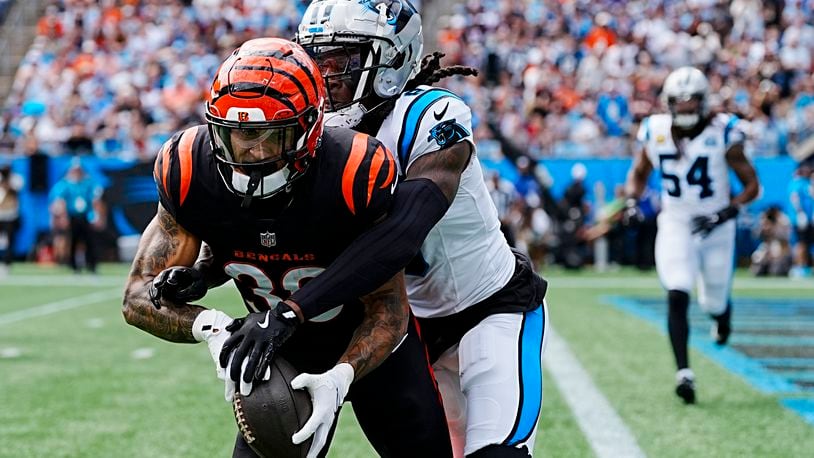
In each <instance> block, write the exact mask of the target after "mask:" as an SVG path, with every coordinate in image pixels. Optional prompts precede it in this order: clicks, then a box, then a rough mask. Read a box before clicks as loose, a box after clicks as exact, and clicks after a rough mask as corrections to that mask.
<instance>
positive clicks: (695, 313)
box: [601, 296, 814, 425]
mask: <svg viewBox="0 0 814 458" xmlns="http://www.w3.org/2000/svg"><path fill="white" fill-rule="evenodd" d="M601 300H602V302H604V303H607V304H610V305H613V306H615V307H617V308H619V309H622V310H624V311H625V312H627V313H629V314H631V315H634V316H636V317H638V318H640V319H642V320H644V321H647V322H649V323H651V324H653V325H654V326H656V328H657V329H658V330H659V331H660V332H661V333H662V334H665V335H666V334H667V324H666V323H667V319H666V311H667V304H666V301H665V299H664V298H630V297H621V296H604V297H602V298H601ZM734 307H735V308H734V311H733V324H732V327H733V329H734V332H733V335H732V337H731V338H730V344H729V345H727V346H724V347H721V346H718V345H716V344H715V342H714V341H713V340H712V338H711V337H710V335H709V329H710V326H711V324H712V320H711V319H710V318H709V317H708V316H707V315H706V314H705V313H703V312H702V311H701V310H700V308H699V307H698V305H697V304H693V305H692V306H691V307H690V328H691V331H690V336H691V337H690V345H691V346H692V347H693V348H695V349H696V350H698V351H701V352H702V353H704V354H705V355H706V356H707V357H709V358H710V359H712V360H714V361H716V362H717V363H718V364H720V365H721V366H723V367H724V368H726V369H727V370H729V371H730V372H732V373H734V374H736V375H738V376H740V377H741V378H743V379H744V380H746V381H747V382H748V383H749V384H751V385H752V386H753V387H754V388H755V389H757V390H758V391H760V392H762V393H767V394H773V395H781V396H782V398H781V400H780V401H781V404H782V405H783V406H785V407H786V408H788V409H790V410H792V411H794V412H795V413H797V414H798V415H800V416H801V417H802V418H803V419H805V420H806V421H807V422H809V423H811V424H812V425H814V399H799V397H800V396H801V395H803V396H805V395H810V394H811V393H814V387H811V386H810V385H811V384H812V382H814V357H811V355H814V348H812V347H814V300H806V299H779V298H771V299H768V298H761V299H754V298H737V299H736V300H735V301H734ZM761 325H762V326H761ZM739 330H740V331H742V332H739ZM795 334H796V335H795ZM795 351H796V352H797V353H798V354H799V355H800V357H795V356H796V355H795V354H791V355H790V356H789V352H795ZM750 354H752V355H755V354H758V355H760V354H765V355H766V356H760V357H753V356H750ZM795 369H796V370H795Z"/></svg>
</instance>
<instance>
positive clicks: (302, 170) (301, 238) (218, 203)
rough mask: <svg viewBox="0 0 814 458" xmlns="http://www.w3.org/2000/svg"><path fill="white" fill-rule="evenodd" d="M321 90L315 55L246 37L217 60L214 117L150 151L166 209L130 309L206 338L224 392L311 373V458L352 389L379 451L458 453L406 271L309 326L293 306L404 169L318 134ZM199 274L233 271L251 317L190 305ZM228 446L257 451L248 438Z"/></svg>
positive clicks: (129, 313) (363, 142)
mask: <svg viewBox="0 0 814 458" xmlns="http://www.w3.org/2000/svg"><path fill="white" fill-rule="evenodd" d="M325 91H326V89H325V85H324V82H323V80H322V77H321V76H320V72H319V69H318V68H317V66H316V64H315V63H314V62H313V61H312V60H311V59H310V58H309V57H308V55H307V54H306V53H305V52H304V51H303V50H302V48H300V47H299V45H296V44H294V43H291V42H289V41H286V40H281V39H274V38H262V39H256V40H250V41H248V42H246V43H244V44H243V45H242V46H241V47H240V48H238V49H237V50H236V51H235V52H234V53H233V54H232V55H231V56H230V57H229V58H227V59H226V61H224V62H223V64H222V65H221V67H220V69H219V70H218V73H217V75H216V77H215V80H214V82H213V84H212V88H211V91H210V93H209V95H208V97H207V103H206V119H207V125H206V126H197V127H192V128H189V129H187V130H185V131H183V132H179V133H178V134H176V135H175V136H173V137H172V138H171V139H170V140H169V141H168V142H167V143H166V144H165V145H164V147H163V148H162V149H161V151H160V152H159V154H158V157H157V159H156V163H155V169H154V176H155V180H156V183H157V186H158V191H159V198H160V203H159V206H158V212H157V214H156V216H155V217H154V219H153V221H152V222H151V223H150V225H149V226H148V227H147V229H146V231H145V233H144V234H143V237H142V239H141V243H140V245H139V250H138V253H137V255H136V259H135V260H134V262H133V267H132V270H131V272H130V277H129V279H128V283H127V287H126V290H125V296H124V306H123V307H124V308H123V313H124V316H125V319H126V320H127V322H128V323H129V324H131V325H133V326H136V327H138V328H140V329H143V330H145V331H147V332H149V333H151V334H153V335H155V336H157V337H160V338H162V339H165V340H169V341H172V342H186V343H195V342H200V341H205V342H207V345H208V346H209V350H210V353H211V354H212V357H213V359H214V360H215V362H216V369H217V372H218V375H219V377H220V378H222V379H224V380H225V381H226V390H227V393H226V395H227V400H228V399H230V398H231V396H232V395H233V394H234V390H235V389H236V388H235V384H237V385H238V389H239V390H240V391H241V393H243V394H248V393H249V392H250V390H251V386H252V383H255V382H257V381H258V380H261V379H263V378H264V377H267V376H268V366H269V363H270V361H271V359H272V358H273V356H274V354H280V355H282V356H284V357H285V358H286V360H288V361H289V362H290V363H292V364H293V365H294V366H295V367H296V368H297V369H298V370H299V371H301V372H304V374H301V375H300V376H299V377H297V378H296V379H294V380H293V381H292V386H293V387H294V388H302V389H306V390H308V392H309V393H310V394H311V397H312V400H313V404H314V413H313V414H312V416H311V418H310V419H309V420H308V422H307V423H306V424H305V426H304V427H303V428H302V430H301V431H299V432H297V433H296V434H295V435H294V436H293V439H292V440H293V441H294V442H295V443H301V442H303V441H305V440H307V439H308V437H311V436H312V435H313V437H314V440H313V442H312V446H311V450H310V451H309V454H308V456H309V457H312V456H324V455H325V454H326V453H327V449H328V446H327V444H328V443H329V442H330V436H331V435H332V432H333V430H332V428H333V427H334V423H335V418H336V415H337V414H338V409H339V407H341V404H342V402H343V400H344V399H345V398H346V396H347V399H349V400H351V401H352V402H353V404H354V412H355V413H356V416H357V418H358V420H359V423H360V425H361V427H362V429H363V431H364V432H365V434H366V435H367V437H368V439H369V440H370V441H371V444H372V445H373V447H374V448H375V449H376V451H377V452H378V453H379V454H380V455H382V456H394V457H395V456H399V457H400V456H404V457H408V456H409V457H414V456H433V457H443V456H451V454H452V452H451V446H450V443H449V433H448V430H447V427H446V421H445V418H444V413H443V407H442V405H441V402H440V397H439V395H438V392H437V387H436V385H435V381H434V379H433V376H432V372H431V369H430V367H429V362H428V360H427V355H426V352H425V350H424V346H423V344H422V342H421V341H420V338H419V335H418V332H417V330H416V328H415V324H414V320H413V318H412V317H411V315H410V314H409V307H408V303H407V296H406V292H405V287H404V279H403V274H402V273H399V274H397V275H396V276H395V277H393V278H392V279H390V280H389V281H387V282H386V283H385V284H384V285H382V286H381V287H380V288H378V289H377V290H376V291H374V292H373V293H371V294H369V295H367V296H364V297H361V298H359V299H358V300H354V301H349V302H346V303H345V304H343V305H341V306H339V307H336V308H333V309H331V310H329V311H327V312H325V313H323V314H321V315H319V316H316V317H313V318H310V319H308V320H307V321H304V320H303V317H302V314H301V312H300V311H299V309H298V308H296V306H294V307H292V306H291V305H290V304H289V303H287V302H286V299H287V298H288V296H289V295H290V294H291V293H292V291H295V290H296V289H297V288H299V287H300V286H301V285H302V284H304V283H305V282H307V281H308V280H309V279H310V278H313V277H315V276H316V275H319V274H320V273H321V272H322V271H323V270H325V268H326V267H327V266H328V265H329V264H330V263H331V262H332V261H333V259H334V258H335V257H336V256H337V255H338V254H339V253H341V252H342V251H343V249H344V248H345V247H346V246H347V245H348V244H349V243H350V242H351V241H353V240H354V239H355V238H356V237H358V236H359V235H360V234H361V233H363V232H364V231H365V230H367V229H369V228H370V227H372V226H373V225H375V224H376V223H377V222H378V221H380V220H381V219H383V218H384V217H385V216H386V214H387V211H388V208H389V205H390V201H391V199H392V194H393V190H394V188H395V186H396V173H397V170H396V163H395V161H394V159H393V157H392V155H391V153H390V152H389V151H388V150H387V149H386V148H385V147H384V146H383V145H382V144H381V143H379V142H378V141H377V140H376V139H374V138H372V137H369V136H367V135H365V134H361V133H356V132H354V131H351V130H348V129H340V128H334V129H324V130H323V113H324V104H325V99H326V92H325ZM199 253H200V254H201V255H202V256H201V258H202V260H203V261H200V262H199V264H198V265H196V266H193V263H195V261H196V259H197V258H198V256H199ZM204 269H208V272H205V273H202V272H201V271H202V270H204ZM203 276H206V278H207V279H209V278H219V280H220V282H223V281H226V280H228V279H231V280H233V281H234V283H235V284H236V285H237V287H238V289H239V290H240V293H241V295H242V297H243V299H244V302H245V304H246V307H247V308H248V310H249V312H250V313H249V314H248V315H246V316H245V317H242V318H238V319H234V320H233V319H232V318H231V317H229V316H228V315H226V314H225V313H223V312H221V311H218V310H214V309H206V308H204V307H201V306H199V305H193V304H190V303H189V302H192V301H194V300H197V299H199V298H200V297H202V295H203V294H205V290H206V286H204V287H203V288H200V287H198V288H196V287H191V288H190V287H187V286H182V285H189V284H193V285H196V284H197V285H200V282H196V281H190V279H192V280H199V279H201V278H203ZM214 283H215V282H213V284H214ZM234 456H241V457H243V456H255V454H254V452H253V451H252V450H251V449H250V448H249V447H248V446H247V444H246V443H245V441H244V440H243V438H242V436H241V435H240V434H238V438H237V442H236V445H235V450H234Z"/></svg>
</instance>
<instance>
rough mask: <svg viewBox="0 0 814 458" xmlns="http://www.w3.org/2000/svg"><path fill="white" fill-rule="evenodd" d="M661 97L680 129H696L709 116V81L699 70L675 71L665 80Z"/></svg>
mask: <svg viewBox="0 0 814 458" xmlns="http://www.w3.org/2000/svg"><path fill="white" fill-rule="evenodd" d="M661 96H662V101H663V102H664V104H665V105H666V106H667V108H668V109H669V110H670V114H671V115H672V116H673V126H675V127H677V128H679V129H685V130H691V129H694V128H695V127H696V126H697V125H698V123H700V122H702V121H703V120H704V119H706V117H707V116H709V103H708V100H709V80H707V77H706V76H704V73H703V72H702V71H701V70H699V69H697V68H694V67H681V68H678V69H676V70H673V72H671V73H670V74H669V75H667V78H666V79H665V80H664V88H663V90H662V94H661Z"/></svg>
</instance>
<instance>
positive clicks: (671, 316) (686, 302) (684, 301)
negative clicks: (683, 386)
mask: <svg viewBox="0 0 814 458" xmlns="http://www.w3.org/2000/svg"><path fill="white" fill-rule="evenodd" d="M667 305H668V307H669V311H668V314H667V330H668V331H669V333H670V344H671V345H672V346H673V355H675V359H676V366H677V367H678V369H679V370H681V369H686V368H688V367H689V361H688V358H687V342H688V341H689V338H690V326H689V323H688V320H687V309H688V308H689V306H690V295H689V294H687V293H685V292H684V291H678V290H670V291H668V292H667Z"/></svg>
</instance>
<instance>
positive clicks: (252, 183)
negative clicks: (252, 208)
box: [240, 171, 263, 208]
mask: <svg viewBox="0 0 814 458" xmlns="http://www.w3.org/2000/svg"><path fill="white" fill-rule="evenodd" d="M262 179H263V174H262V173H260V172H259V171H257V172H252V174H251V175H249V184H248V185H246V195H245V196H244V197H243V203H241V204H240V206H241V207H243V208H249V205H250V204H251V203H252V197H254V191H257V187H258V186H260V181H261V180H262Z"/></svg>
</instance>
